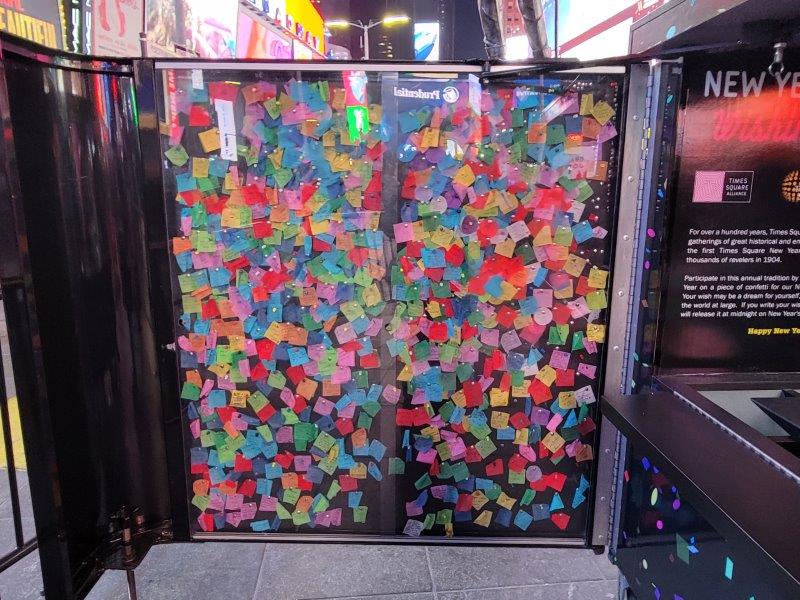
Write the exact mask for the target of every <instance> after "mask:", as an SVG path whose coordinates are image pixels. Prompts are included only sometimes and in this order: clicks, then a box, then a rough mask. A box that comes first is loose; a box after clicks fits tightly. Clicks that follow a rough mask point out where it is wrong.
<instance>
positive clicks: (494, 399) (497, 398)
mask: <svg viewBox="0 0 800 600" xmlns="http://www.w3.org/2000/svg"><path fill="white" fill-rule="evenodd" d="M489 404H490V405H491V406H508V392H507V391H503V390H501V389H500V388H492V389H490V390H489Z"/></svg>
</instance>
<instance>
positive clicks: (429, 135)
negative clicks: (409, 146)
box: [420, 127, 439, 148]
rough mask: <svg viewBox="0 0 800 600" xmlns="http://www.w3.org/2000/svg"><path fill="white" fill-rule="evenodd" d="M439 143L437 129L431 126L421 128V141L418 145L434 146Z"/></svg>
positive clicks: (424, 146) (423, 146)
mask: <svg viewBox="0 0 800 600" xmlns="http://www.w3.org/2000/svg"><path fill="white" fill-rule="evenodd" d="M438 145H439V130H438V129H434V128H432V127H426V128H425V129H423V130H422V141H421V142H420V146H421V147H422V148H435V147H436V146H438Z"/></svg>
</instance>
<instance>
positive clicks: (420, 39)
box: [414, 23, 439, 61]
mask: <svg viewBox="0 0 800 600" xmlns="http://www.w3.org/2000/svg"><path fill="white" fill-rule="evenodd" d="M414 60H425V61H431V60H439V23H414Z"/></svg>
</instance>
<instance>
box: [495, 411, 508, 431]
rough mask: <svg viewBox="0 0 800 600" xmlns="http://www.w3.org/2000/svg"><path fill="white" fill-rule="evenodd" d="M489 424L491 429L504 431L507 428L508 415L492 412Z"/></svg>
mask: <svg viewBox="0 0 800 600" xmlns="http://www.w3.org/2000/svg"><path fill="white" fill-rule="evenodd" d="M491 423H492V429H505V428H506V427H508V413H504V412H500V411H493V412H492V421H491Z"/></svg>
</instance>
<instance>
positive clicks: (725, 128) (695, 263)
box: [660, 54, 800, 371]
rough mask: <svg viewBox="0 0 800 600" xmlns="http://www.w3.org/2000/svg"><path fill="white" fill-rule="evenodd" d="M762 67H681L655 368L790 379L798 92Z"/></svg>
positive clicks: (756, 63) (796, 301) (798, 334)
mask: <svg viewBox="0 0 800 600" xmlns="http://www.w3.org/2000/svg"><path fill="white" fill-rule="evenodd" d="M787 64H792V63H791V62H788V59H787ZM767 67H768V64H767V63H766V62H765V59H764V56H763V54H759V55H748V54H743V55H737V56H736V57H735V59H731V58H726V57H722V56H719V55H714V56H710V57H707V58H703V59H702V60H701V59H693V60H690V61H687V64H686V66H685V69H684V81H685V92H684V99H683V101H684V106H683V109H682V115H681V127H682V138H683V139H682V142H680V143H679V144H678V151H679V154H680V162H679V170H678V175H677V182H676V188H675V194H676V206H675V218H674V225H673V230H672V234H671V240H670V258H669V265H670V266H669V278H668V291H667V295H666V299H665V313H664V321H663V329H662V344H661V360H660V365H661V366H662V367H665V368H691V367H698V368H722V369H738V370H741V369H745V370H761V371H791V370H796V369H797V364H798V360H800V344H798V340H799V339H800V327H799V326H800V160H798V158H797V157H798V152H799V151H800V90H798V85H797V80H796V79H792V78H793V77H794V75H793V74H792V73H791V72H789V71H786V72H784V73H779V74H777V76H775V77H774V76H772V75H771V74H769V73H768V72H767ZM793 82H794V83H793Z"/></svg>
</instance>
